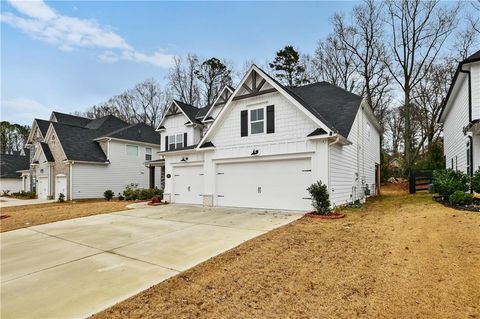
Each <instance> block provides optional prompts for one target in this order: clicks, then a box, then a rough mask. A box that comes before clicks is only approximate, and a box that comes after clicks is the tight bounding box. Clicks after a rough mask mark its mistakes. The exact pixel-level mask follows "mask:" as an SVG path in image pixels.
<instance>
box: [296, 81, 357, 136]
mask: <svg viewBox="0 0 480 319" xmlns="http://www.w3.org/2000/svg"><path fill="white" fill-rule="evenodd" d="M288 89H289V90H290V91H292V92H293V93H294V94H296V95H297V96H298V97H299V98H300V99H301V100H303V101H304V103H306V105H308V107H309V108H310V109H312V110H313V112H312V111H311V113H312V114H313V115H315V116H316V117H317V118H318V119H319V120H321V121H322V122H324V121H326V123H325V125H327V126H329V127H330V128H331V129H333V130H336V131H338V133H340V134H341V135H342V136H344V137H348V134H349V133H350V129H351V128H352V125H353V122H354V121H355V117H356V115H357V111H358V108H359V107H360V103H361V102H362V97H361V96H358V95H356V94H353V93H350V92H348V91H346V90H344V89H341V88H339V87H337V86H335V85H333V84H330V83H328V82H318V83H312V84H307V85H304V86H300V87H294V88H288ZM303 105H305V104H303ZM318 115H320V116H318Z"/></svg>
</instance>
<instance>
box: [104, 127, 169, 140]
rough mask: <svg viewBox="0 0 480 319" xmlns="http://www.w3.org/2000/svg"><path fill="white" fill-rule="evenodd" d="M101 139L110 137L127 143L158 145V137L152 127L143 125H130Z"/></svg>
mask: <svg viewBox="0 0 480 319" xmlns="http://www.w3.org/2000/svg"><path fill="white" fill-rule="evenodd" d="M102 137H112V138H119V139H123V140H129V141H137V142H144V143H150V144H160V135H159V134H158V133H157V132H156V131H155V129H154V128H153V127H151V126H150V125H147V124H145V123H138V124H132V125H129V126H126V127H123V128H121V129H118V130H116V131H113V132H110V133H108V134H106V135H104V136H102Z"/></svg>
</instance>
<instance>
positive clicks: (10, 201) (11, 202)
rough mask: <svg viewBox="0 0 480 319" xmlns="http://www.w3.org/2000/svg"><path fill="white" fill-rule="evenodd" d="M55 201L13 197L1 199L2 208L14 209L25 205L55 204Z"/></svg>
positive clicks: (0, 206) (0, 205)
mask: <svg viewBox="0 0 480 319" xmlns="http://www.w3.org/2000/svg"><path fill="white" fill-rule="evenodd" d="M53 202H55V200H53V199H38V198H35V199H18V198H11V197H3V196H2V197H0V208H5V207H13V206H24V205H38V204H47V203H53Z"/></svg>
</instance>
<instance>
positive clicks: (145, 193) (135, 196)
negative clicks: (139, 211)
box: [123, 186, 163, 200]
mask: <svg viewBox="0 0 480 319" xmlns="http://www.w3.org/2000/svg"><path fill="white" fill-rule="evenodd" d="M155 195H159V196H163V190H162V189H159V188H153V189H152V188H133V187H131V186H127V187H126V188H125V190H124V191H123V196H125V199H126V200H147V199H151V198H152V197H154V196H155Z"/></svg>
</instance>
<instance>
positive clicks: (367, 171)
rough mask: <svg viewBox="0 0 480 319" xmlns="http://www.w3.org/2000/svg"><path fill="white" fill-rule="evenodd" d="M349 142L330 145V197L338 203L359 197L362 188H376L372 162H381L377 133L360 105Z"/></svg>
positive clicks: (361, 193) (342, 203)
mask: <svg viewBox="0 0 480 319" xmlns="http://www.w3.org/2000/svg"><path fill="white" fill-rule="evenodd" d="M348 140H349V141H351V142H352V144H351V145H344V146H340V145H338V144H335V145H332V146H330V159H329V160H330V164H329V167H330V172H329V174H330V199H331V202H332V203H333V204H335V205H337V206H339V205H344V204H347V203H348V202H351V201H355V200H360V199H362V198H363V197H364V195H363V194H364V187H365V185H368V188H369V189H370V191H371V194H373V192H374V190H375V189H374V188H375V186H376V185H375V163H377V164H380V134H379V132H378V131H377V130H376V129H375V128H374V127H373V124H372V123H371V121H370V118H369V117H368V116H367V114H366V111H364V110H362V108H359V110H358V112H357V116H356V118H355V121H354V123H353V125H352V128H351V130H350V134H349V136H348Z"/></svg>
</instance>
